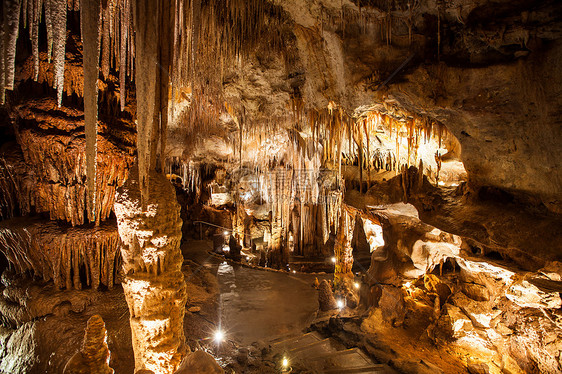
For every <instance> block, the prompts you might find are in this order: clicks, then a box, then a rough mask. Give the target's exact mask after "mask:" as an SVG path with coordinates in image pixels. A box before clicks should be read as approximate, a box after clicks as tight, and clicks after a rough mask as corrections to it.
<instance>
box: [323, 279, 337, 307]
mask: <svg viewBox="0 0 562 374" xmlns="http://www.w3.org/2000/svg"><path fill="white" fill-rule="evenodd" d="M318 305H319V309H320V310H321V311H323V312H327V311H329V310H332V309H336V308H337V307H338V304H337V302H336V299H335V298H334V292H333V291H332V286H330V283H328V281H326V280H325V279H324V280H323V281H322V282H320V286H319V287H318Z"/></svg>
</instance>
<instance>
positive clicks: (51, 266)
mask: <svg viewBox="0 0 562 374" xmlns="http://www.w3.org/2000/svg"><path fill="white" fill-rule="evenodd" d="M119 243H120V239H119V233H118V232H117V227H116V226H115V222H114V221H113V222H111V221H109V222H106V223H104V224H102V225H100V226H95V227H91V226H88V227H84V226H77V227H71V226H64V225H60V224H58V223H57V222H55V221H48V220H43V219H40V218H30V217H27V216H26V217H19V218H14V219H11V220H5V221H1V222H0V251H2V253H3V254H4V256H6V258H7V259H8V261H9V262H10V263H11V264H12V265H13V266H14V269H15V270H16V271H17V272H18V273H29V274H31V275H33V276H35V277H39V278H42V279H43V280H45V281H48V280H52V281H53V282H54V283H55V286H56V287H58V288H66V289H72V288H74V289H81V288H82V287H92V288H93V289H97V288H98V287H99V286H100V285H103V286H105V287H110V288H111V287H113V285H114V283H117V282H118V277H119V272H120V270H121V256H120V254H119Z"/></svg>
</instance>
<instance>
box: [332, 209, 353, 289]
mask: <svg viewBox="0 0 562 374" xmlns="http://www.w3.org/2000/svg"><path fill="white" fill-rule="evenodd" d="M341 210H342V212H341V215H340V218H339V219H340V221H339V227H338V233H337V236H336V244H335V247H334V256H335V257H336V268H335V270H334V282H335V283H336V286H337V285H339V284H341V283H342V282H344V280H345V279H346V278H353V273H352V272H351V268H352V266H353V253H352V252H353V248H352V247H351V240H352V239H353V229H354V227H355V219H356V218H355V214H354V213H355V212H354V211H353V210H348V208H347V206H346V205H343V204H342V207H341Z"/></svg>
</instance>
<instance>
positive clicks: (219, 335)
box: [213, 329, 224, 344]
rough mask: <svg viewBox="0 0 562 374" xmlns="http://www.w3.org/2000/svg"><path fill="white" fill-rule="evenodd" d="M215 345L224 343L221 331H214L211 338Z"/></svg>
mask: <svg viewBox="0 0 562 374" xmlns="http://www.w3.org/2000/svg"><path fill="white" fill-rule="evenodd" d="M213 339H214V340H215V343H217V344H220V343H222V342H223V341H224V332H222V330H220V329H219V330H217V331H215V336H214V337H213Z"/></svg>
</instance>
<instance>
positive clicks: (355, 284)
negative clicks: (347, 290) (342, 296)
mask: <svg viewBox="0 0 562 374" xmlns="http://www.w3.org/2000/svg"><path fill="white" fill-rule="evenodd" d="M353 286H354V287H355V288H356V289H359V287H361V285H360V284H359V282H355V283H354V284H353Z"/></svg>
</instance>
